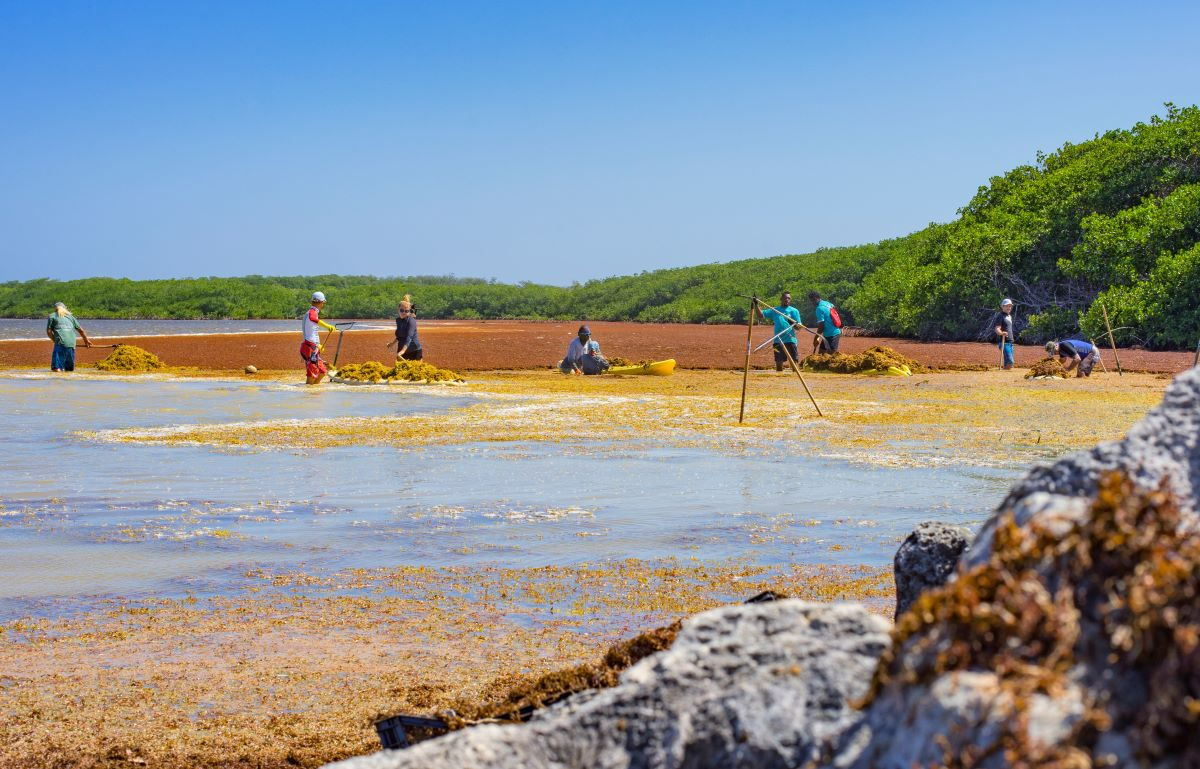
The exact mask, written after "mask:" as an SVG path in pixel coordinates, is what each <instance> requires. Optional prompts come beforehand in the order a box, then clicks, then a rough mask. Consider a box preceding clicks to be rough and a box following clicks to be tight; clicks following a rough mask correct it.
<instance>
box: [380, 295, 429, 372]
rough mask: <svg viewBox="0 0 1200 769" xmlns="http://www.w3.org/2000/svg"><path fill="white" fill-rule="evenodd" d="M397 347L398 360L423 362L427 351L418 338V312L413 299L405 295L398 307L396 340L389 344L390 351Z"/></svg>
mask: <svg viewBox="0 0 1200 769" xmlns="http://www.w3.org/2000/svg"><path fill="white" fill-rule="evenodd" d="M392 345H396V360H423V359H424V358H425V351H424V350H422V349H421V340H420V339H419V338H418V337H417V311H416V308H415V307H413V303H412V297H411V296H409V295H408V294H405V295H404V299H402V300H401V301H400V304H398V305H397V306H396V338H395V339H393V340H392V341H390V342H388V345H387V346H388V349H391V347H392Z"/></svg>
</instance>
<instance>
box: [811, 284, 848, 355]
mask: <svg viewBox="0 0 1200 769" xmlns="http://www.w3.org/2000/svg"><path fill="white" fill-rule="evenodd" d="M808 300H809V301H810V302H812V305H813V317H814V319H815V320H816V327H815V328H814V330H815V331H816V332H817V333H818V334H820V336H817V337H815V338H814V339H813V352H817V349H816V348H817V346H818V345H821V344H824V345H825V352H837V351H838V347H839V346H840V345H841V342H842V330H841V329H840V328H838V327H837V326H835V325H833V316H832V311H833V305H832V304H830V303H829V302H827V301H825V300H824V299H822V298H821V295H820V294H819V293H817V292H816V291H809V292H808Z"/></svg>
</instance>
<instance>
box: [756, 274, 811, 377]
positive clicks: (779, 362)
mask: <svg viewBox="0 0 1200 769" xmlns="http://www.w3.org/2000/svg"><path fill="white" fill-rule="evenodd" d="M754 311H755V312H756V313H758V314H759V316H760V317H761V318H762V319H763V320H768V319H769V320H770V321H771V322H773V323H774V324H775V329H774V336H775V342H774V348H775V370H776V371H783V364H784V363H787V361H788V354H789V353H790V354H791V358H792V360H794V361H798V360H800V351H799V350H798V349H797V348H796V326H798V325H802V323H801V321H800V311H799V310H797V309H796V308H795V307H793V306H792V295H791V294H790V293H789V292H787V291H784V292H783V293H782V294H780V295H779V306H778V307H768V308H767V309H765V310H760V309H759V308H758V305H757V304H755V305H754Z"/></svg>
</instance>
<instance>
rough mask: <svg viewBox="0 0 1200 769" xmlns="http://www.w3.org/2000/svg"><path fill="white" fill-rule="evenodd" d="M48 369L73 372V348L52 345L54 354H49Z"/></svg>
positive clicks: (57, 344)
mask: <svg viewBox="0 0 1200 769" xmlns="http://www.w3.org/2000/svg"><path fill="white" fill-rule="evenodd" d="M50 368H52V369H54V370H55V371H58V370H59V369H62V370H63V371H74V370H75V348H74V347H66V346H64V345H61V344H59V343H57V342H55V343H54V352H52V353H50Z"/></svg>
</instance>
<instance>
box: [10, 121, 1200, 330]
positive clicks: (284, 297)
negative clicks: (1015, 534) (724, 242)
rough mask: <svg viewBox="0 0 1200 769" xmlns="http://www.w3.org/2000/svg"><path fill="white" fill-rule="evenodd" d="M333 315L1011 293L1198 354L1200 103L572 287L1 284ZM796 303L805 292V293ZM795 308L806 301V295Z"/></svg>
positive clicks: (955, 301)
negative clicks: (859, 232)
mask: <svg viewBox="0 0 1200 769" xmlns="http://www.w3.org/2000/svg"><path fill="white" fill-rule="evenodd" d="M316 288H320V289H322V290H324V291H325V292H326V293H327V294H328V295H329V298H330V306H329V311H328V312H329V314H331V315H336V316H338V317H347V318H355V317H385V316H388V315H390V314H391V313H392V311H393V309H394V307H395V304H396V301H397V300H398V299H399V298H400V297H401V296H402V295H403V294H405V293H411V294H413V296H414V299H415V301H416V303H417V305H418V307H419V309H420V312H421V315H422V317H425V318H535V319H536V318H564V319H577V318H588V319H596V320H640V321H669V322H691V323H724V322H735V323H736V322H742V321H744V320H745V317H746V302H745V301H744V300H741V299H738V298H737V295H738V294H750V293H756V294H758V295H760V296H762V297H764V298H773V297H775V296H776V295H777V294H778V293H779V291H780V290H781V289H783V288H788V289H790V290H792V291H793V292H795V293H797V294H801V293H803V292H806V291H807V290H809V289H810V288H815V289H817V290H818V291H820V292H821V293H822V294H823V295H824V296H826V297H827V298H830V299H832V300H833V301H834V303H835V304H838V305H839V306H840V307H842V309H843V315H844V316H846V317H847V319H848V320H851V321H852V322H854V323H856V324H858V325H861V326H863V327H864V328H866V329H868V330H869V331H873V332H877V333H883V334H894V335H900V336H909V337H916V338H921V339H975V338H984V337H986V335H987V333H988V329H989V321H990V319H991V317H992V314H993V312H994V310H995V308H996V306H997V304H998V303H999V301H1000V299H1001V298H1002V297H1004V296H1011V297H1012V298H1013V299H1014V300H1015V301H1016V304H1017V318H1018V327H1019V328H1022V329H1023V332H1022V338H1023V339H1024V340H1025V341H1041V340H1044V339H1047V338H1051V337H1062V336H1067V335H1071V334H1080V333H1082V334H1083V335H1086V336H1090V337H1093V338H1098V337H1099V336H1100V335H1101V334H1102V333H1103V328H1104V324H1103V319H1102V316H1101V310H1100V302H1099V301H1097V300H1102V301H1103V303H1104V304H1105V306H1107V308H1108V311H1109V315H1110V317H1111V319H1112V324H1113V326H1114V327H1116V335H1117V337H1118V341H1119V342H1122V343H1141V344H1144V345H1146V346H1149V347H1155V348H1170V347H1175V348H1178V347H1191V346H1192V345H1194V344H1195V342H1196V340H1197V338H1200V302H1197V300H1196V298H1197V297H1198V296H1200V110H1198V109H1197V108H1196V107H1194V106H1193V107H1187V108H1183V109H1179V108H1176V107H1174V106H1172V105H1167V114H1166V117H1161V118H1160V117H1155V118H1152V119H1151V120H1150V121H1149V122H1148V123H1139V124H1138V125H1136V126H1134V127H1133V128H1132V129H1129V130H1114V131H1109V132H1107V133H1105V134H1103V135H1097V136H1096V137H1095V138H1093V139H1091V140H1089V141H1086V142H1083V143H1081V144H1065V145H1063V147H1062V148H1061V149H1059V150H1058V151H1057V152H1054V153H1052V154H1049V155H1042V154H1040V153H1039V155H1038V157H1037V162H1036V164H1035V165H1027V166H1021V167H1019V168H1016V169H1013V170H1012V171H1009V172H1008V173H1007V174H1005V175H1003V176H997V177H994V178H992V179H991V180H990V181H989V183H988V184H987V185H986V186H983V187H981V188H980V189H979V192H978V193H977V194H976V195H975V197H974V198H973V199H972V200H970V201H969V202H968V203H967V205H966V206H964V207H963V208H962V209H961V210H960V211H959V216H958V218H957V219H955V220H954V221H952V222H949V223H946V224H931V225H929V226H928V227H926V228H925V229H923V230H920V231H919V232H915V233H913V234H911V235H907V236H905V237H900V238H896V239H893V240H886V241H883V242H881V243H875V244H869V245H863V246H855V247H849V248H832V249H822V250H819V251H817V252H815V253H811V254H801V255H788V256H776V257H771V258H766V259H746V260H742V261H736V262H728V263H722V264H706V265H700V266H696V267H684V268H679V269H670V270H656V271H654V272H643V273H640V274H638V275H629V276H623V277H614V278H606V279H603V280H593V281H589V282H587V283H583V284H577V285H573V286H570V287H558V286H545V285H537V284H532V283H522V284H518V285H510V284H502V283H496V282H494V281H485V280H478V279H463V278H453V277H429V276H426V277H412V278H375V277H367V276H344V275H343V276H338V275H319V276H310V277H262V276H250V277H245V278H196V279H185V280H152V281H131V280H123V279H113V278H90V279H86V280H77V281H64V282H59V281H52V280H35V281H27V282H13V283H5V284H0V316H5V317H35V316H40V315H43V314H45V313H46V312H47V311H48V310H49V308H50V306H51V305H52V304H53V303H54V302H55V301H63V302H66V303H67V305H68V306H70V307H71V308H72V309H73V310H74V311H75V312H76V314H78V315H80V316H85V317H118V318H141V317H167V318H213V317H232V318H287V317H296V316H297V315H299V314H300V313H301V312H302V311H303V309H304V308H305V307H306V306H307V298H308V292H309V291H311V290H313V289H316ZM798 298H799V297H798ZM800 304H801V307H802V308H803V307H805V306H806V304H805V303H804V302H803V301H801V302H800Z"/></svg>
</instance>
